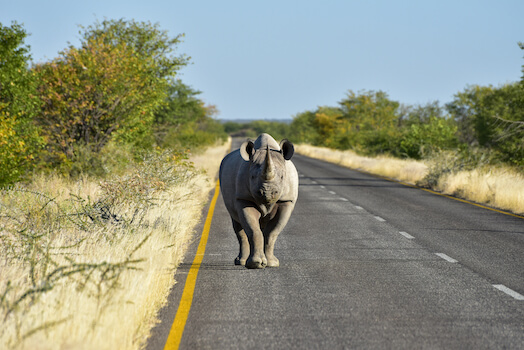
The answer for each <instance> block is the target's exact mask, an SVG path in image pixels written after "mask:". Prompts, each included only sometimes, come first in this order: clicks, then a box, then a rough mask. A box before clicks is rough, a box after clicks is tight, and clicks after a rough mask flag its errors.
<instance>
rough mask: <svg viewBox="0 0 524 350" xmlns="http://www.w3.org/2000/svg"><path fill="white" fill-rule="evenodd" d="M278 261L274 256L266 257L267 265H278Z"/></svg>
mask: <svg viewBox="0 0 524 350" xmlns="http://www.w3.org/2000/svg"><path fill="white" fill-rule="evenodd" d="M279 266H280V261H278V259H277V258H276V257H274V256H272V257H268V258H267V267H279Z"/></svg>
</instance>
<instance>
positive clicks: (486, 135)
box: [225, 43, 524, 214]
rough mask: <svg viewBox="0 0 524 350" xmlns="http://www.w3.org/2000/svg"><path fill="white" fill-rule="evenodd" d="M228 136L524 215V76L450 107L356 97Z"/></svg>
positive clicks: (462, 96) (464, 96) (370, 94)
mask: <svg viewBox="0 0 524 350" xmlns="http://www.w3.org/2000/svg"><path fill="white" fill-rule="evenodd" d="M519 45H520V47H521V48H522V49H524V44H522V43H520V44H519ZM523 74H524V69H523ZM225 128H226V130H228V132H232V133H237V134H239V135H245V136H250V137H252V135H253V134H256V133H258V132H260V131H261V130H266V132H269V133H272V134H274V135H275V137H276V138H288V139H289V140H291V141H292V142H294V143H295V144H298V145H300V146H299V147H297V150H298V152H304V153H307V154H308V155H312V156H313V155H314V154H316V157H319V158H323V159H330V160H331V161H335V162H337V163H341V164H345V165H347V166H350V167H354V168H359V169H365V170H366V171H369V172H372V173H376V174H380V175H384V176H388V177H392V178H396V179H400V180H403V181H408V182H411V183H416V184H418V185H419V186H423V187H426V188H431V189H434V190H437V191H442V192H444V193H447V194H451V195H454V196H458V197H462V198H467V199H470V200H473V201H476V202H479V203H484V204H487V205H491V206H494V207H498V208H503V209H506V210H510V211H513V212H515V213H520V214H522V213H524V180H523V177H524V76H523V77H522V78H521V79H520V81H517V82H514V83H508V84H504V85H501V86H498V87H495V86H476V85H473V86H467V87H466V88H465V89H464V90H463V91H460V92H458V93H457V94H455V96H454V99H453V100H452V101H451V102H449V103H447V104H445V105H441V104H440V103H439V102H438V101H435V102H431V103H428V104H426V105H418V106H409V105H404V104H401V103H400V102H398V101H394V100H391V99H390V98H389V96H388V95H387V93H385V92H383V91H359V92H354V91H348V93H347V94H346V96H345V97H344V98H343V99H342V100H341V101H340V102H339V103H338V105H337V106H321V107H318V108H317V109H315V110H310V111H305V112H301V113H298V114H297V115H295V116H294V117H293V120H292V121H290V122H289V123H278V122H271V121H256V122H252V123H235V122H228V123H226V124H225ZM306 145H307V146H306ZM310 146H315V147H320V149H316V150H314V149H313V148H312V147H310Z"/></svg>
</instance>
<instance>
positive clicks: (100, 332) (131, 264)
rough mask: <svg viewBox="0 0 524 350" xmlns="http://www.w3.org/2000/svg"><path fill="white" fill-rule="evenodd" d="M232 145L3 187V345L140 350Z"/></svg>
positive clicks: (155, 156)
mask: <svg viewBox="0 0 524 350" xmlns="http://www.w3.org/2000/svg"><path fill="white" fill-rule="evenodd" d="M229 144H230V143H229V142H228V143H225V144H220V145H217V146H215V147H210V148H208V149H207V150H206V151H205V152H204V153H201V154H197V155H196V156H194V157H192V158H191V161H192V164H191V163H190V162H188V161H186V160H181V159H177V157H178V156H179V155H178V154H174V153H171V152H169V151H163V152H157V153H149V154H147V155H145V156H144V159H143V161H142V162H141V163H140V164H138V165H137V166H136V167H134V168H132V169H131V170H129V171H127V172H126V173H124V174H123V175H121V176H115V177H109V178H108V179H104V180H94V179H92V178H89V177H83V178H80V179H78V180H68V179H66V178H65V177H63V176H58V175H47V176H44V175H42V176H40V177H37V178H36V179H34V181H32V182H31V183H30V184H28V185H25V186H21V185H20V186H16V187H12V188H10V189H6V190H3V191H1V192H0V270H1V271H2V274H1V275H0V302H1V304H0V312H1V314H0V317H1V318H2V327H1V328H0V348H2V349H66V348H74V349H140V348H141V347H142V346H143V345H144V344H145V341H146V339H147V337H148V335H149V331H150V329H151V327H152V326H153V325H154V324H155V322H156V314H157V311H158V310H159V309H160V308H161V307H162V306H163V305H164V303H165V302H166V298H167V295H168V293H169V290H170V288H171V287H172V285H173V284H174V283H175V282H176V281H175V280H174V274H175V272H176V269H177V266H178V265H179V263H180V262H181V259H182V258H183V256H184V252H185V250H186V248H187V246H188V244H189V243H190V242H191V240H192V239H193V233H194V232H193V231H194V226H195V225H196V224H197V223H198V221H199V220H200V216H201V211H202V208H203V206H204V205H205V203H206V201H207V199H208V195H209V191H210V190H211V189H212V188H213V187H214V185H215V183H214V179H215V176H216V172H217V171H218V167H219V165H220V161H221V159H222V157H223V156H224V155H225V154H226V153H227V151H228V150H229Z"/></svg>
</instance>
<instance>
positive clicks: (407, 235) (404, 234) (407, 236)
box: [399, 231, 415, 239]
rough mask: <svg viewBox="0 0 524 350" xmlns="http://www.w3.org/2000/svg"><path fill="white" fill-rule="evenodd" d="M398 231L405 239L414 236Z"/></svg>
mask: <svg viewBox="0 0 524 350" xmlns="http://www.w3.org/2000/svg"><path fill="white" fill-rule="evenodd" d="M399 233H400V234H401V235H402V236H404V237H406V238H407V239H415V237H413V236H412V235H410V234H409V233H407V232H404V231H400V232H399Z"/></svg>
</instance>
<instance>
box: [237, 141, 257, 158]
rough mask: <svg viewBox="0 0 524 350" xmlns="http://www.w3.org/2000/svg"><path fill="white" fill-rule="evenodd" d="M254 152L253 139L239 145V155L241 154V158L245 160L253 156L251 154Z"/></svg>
mask: <svg viewBox="0 0 524 350" xmlns="http://www.w3.org/2000/svg"><path fill="white" fill-rule="evenodd" d="M254 153H255V144H254V143H253V141H251V140H248V141H246V142H244V143H243V144H242V146H240V155H241V156H242V159H244V160H245V161H249V160H251V157H253V154H254Z"/></svg>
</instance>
